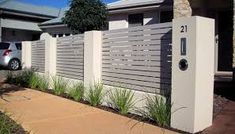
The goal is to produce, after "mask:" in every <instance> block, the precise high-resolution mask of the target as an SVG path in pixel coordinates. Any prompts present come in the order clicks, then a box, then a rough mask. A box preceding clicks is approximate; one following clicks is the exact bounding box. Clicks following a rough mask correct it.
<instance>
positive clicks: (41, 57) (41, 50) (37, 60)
mask: <svg viewBox="0 0 235 134" xmlns="http://www.w3.org/2000/svg"><path fill="white" fill-rule="evenodd" d="M32 68H34V69H36V70H37V71H38V72H41V73H44V72H45V40H39V41H33V42H32Z"/></svg>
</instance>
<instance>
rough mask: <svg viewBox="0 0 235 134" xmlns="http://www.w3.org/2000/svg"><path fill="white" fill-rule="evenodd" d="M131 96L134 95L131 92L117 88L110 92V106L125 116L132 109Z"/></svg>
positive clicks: (132, 101)
mask: <svg viewBox="0 0 235 134" xmlns="http://www.w3.org/2000/svg"><path fill="white" fill-rule="evenodd" d="M133 96H134V93H133V92H132V91H131V90H126V89H118V88H117V89H115V91H114V92H110V95H109V98H110V100H111V104H112V106H113V107H114V108H116V109H117V110H118V111H119V112H120V113H121V114H123V115H125V114H128V112H129V111H130V110H131V109H132V108H133V107H134V104H135V103H134V100H133Z"/></svg>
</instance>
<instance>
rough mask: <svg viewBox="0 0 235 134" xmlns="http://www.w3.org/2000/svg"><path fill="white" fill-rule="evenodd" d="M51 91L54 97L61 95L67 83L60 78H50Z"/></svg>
mask: <svg viewBox="0 0 235 134" xmlns="http://www.w3.org/2000/svg"><path fill="white" fill-rule="evenodd" d="M52 81H53V90H54V93H55V94H56V95H63V94H64V93H65V91H66V88H67V85H68V81H65V80H64V79H63V78H62V77H57V76H55V77H52Z"/></svg>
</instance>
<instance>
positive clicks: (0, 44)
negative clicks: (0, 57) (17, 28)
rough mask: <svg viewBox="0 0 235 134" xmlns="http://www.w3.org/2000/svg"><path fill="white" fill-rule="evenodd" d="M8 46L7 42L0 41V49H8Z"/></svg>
mask: <svg viewBox="0 0 235 134" xmlns="http://www.w3.org/2000/svg"><path fill="white" fill-rule="evenodd" d="M9 46H10V44H9V43H3V42H0V49H1V50H4V49H8V48H9Z"/></svg>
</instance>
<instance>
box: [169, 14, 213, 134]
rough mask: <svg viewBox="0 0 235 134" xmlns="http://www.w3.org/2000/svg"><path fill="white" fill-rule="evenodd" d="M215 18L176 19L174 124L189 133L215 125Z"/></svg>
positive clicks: (173, 55)
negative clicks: (213, 122)
mask: <svg viewBox="0 0 235 134" xmlns="http://www.w3.org/2000/svg"><path fill="white" fill-rule="evenodd" d="M214 38H215V37H214V20H213V19H208V18H203V17H197V16H195V17H189V18H178V19H174V20H173V43H172V44H173V45H172V95H171V100H172V104H173V106H172V116H171V126H172V127H173V128H176V129H179V130H183V131H186V132H190V133H196V132H199V131H202V130H204V129H205V128H207V127H209V126H210V125H211V124H212V117H213V86H214V50H215V49H214V46H215V45H214V44H215V43H214Z"/></svg>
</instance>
